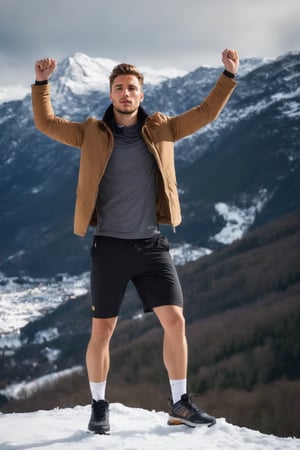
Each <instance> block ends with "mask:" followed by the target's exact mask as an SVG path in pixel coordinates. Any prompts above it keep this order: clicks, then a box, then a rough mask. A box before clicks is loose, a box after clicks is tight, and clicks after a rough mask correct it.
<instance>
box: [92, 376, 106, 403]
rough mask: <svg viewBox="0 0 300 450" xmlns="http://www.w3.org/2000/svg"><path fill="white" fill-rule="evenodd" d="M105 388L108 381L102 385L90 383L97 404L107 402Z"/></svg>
mask: <svg viewBox="0 0 300 450" xmlns="http://www.w3.org/2000/svg"><path fill="white" fill-rule="evenodd" d="M105 388H106V381H103V382H102V383H94V382H93V381H90V390H91V394H92V398H93V400H95V401H96V402H97V401H98V400H105Z"/></svg>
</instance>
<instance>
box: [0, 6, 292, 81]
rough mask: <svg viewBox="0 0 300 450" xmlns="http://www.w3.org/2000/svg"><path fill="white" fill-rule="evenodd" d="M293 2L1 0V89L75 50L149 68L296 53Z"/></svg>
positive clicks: (194, 64) (187, 67)
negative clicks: (38, 64)
mask: <svg viewBox="0 0 300 450" xmlns="http://www.w3.org/2000/svg"><path fill="white" fill-rule="evenodd" d="M299 18H300V0H151V1H144V0H107V1H103V0H83V1H78V0H50V1H49V0H47V1H46V0H0V67H1V70H0V86H6V85H12V84H14V83H18V84H27V83H30V82H31V81H32V80H33V65H34V62H35V60H36V59H39V58H41V57H44V56H52V57H55V58H57V59H59V60H60V59H62V58H64V57H66V56H69V55H72V54H74V53H75V52H83V53H86V54H87V55H89V56H91V57H103V58H110V59H114V60H117V61H125V62H130V63H132V64H135V65H137V66H139V65H149V66H152V67H154V68H160V67H166V66H173V67H177V68H180V69H186V70H191V69H194V68H196V67H199V66H200V65H204V64H208V65H219V64H221V61H220V55H221V51H222V50H223V48H225V47H229V48H235V49H237V50H238V51H239V54H240V57H241V58H248V57H254V56H258V57H276V56H279V55H282V54H284V53H286V52H289V51H293V50H299V49H300V22H299Z"/></svg>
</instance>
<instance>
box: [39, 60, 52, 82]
mask: <svg viewBox="0 0 300 450" xmlns="http://www.w3.org/2000/svg"><path fill="white" fill-rule="evenodd" d="M55 69H56V59H52V58H44V59H39V60H38V61H36V63H35V65H34V72H35V79H36V81H44V80H48V79H49V77H50V76H51V75H52V74H53V72H54V71H55Z"/></svg>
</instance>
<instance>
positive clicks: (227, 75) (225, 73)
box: [223, 69, 235, 78]
mask: <svg viewBox="0 0 300 450" xmlns="http://www.w3.org/2000/svg"><path fill="white" fill-rule="evenodd" d="M223 73H224V75H226V77H229V78H234V77H235V74H234V73H231V72H228V70H226V69H225V70H224V72H223Z"/></svg>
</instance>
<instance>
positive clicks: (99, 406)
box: [94, 402, 106, 420]
mask: <svg viewBox="0 0 300 450" xmlns="http://www.w3.org/2000/svg"><path fill="white" fill-rule="evenodd" d="M94 411H95V416H96V418H97V419H98V420H99V419H103V418H104V417H105V411H106V404H105V403H103V402H97V403H94Z"/></svg>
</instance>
